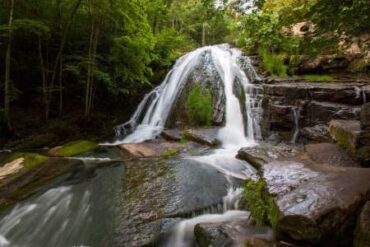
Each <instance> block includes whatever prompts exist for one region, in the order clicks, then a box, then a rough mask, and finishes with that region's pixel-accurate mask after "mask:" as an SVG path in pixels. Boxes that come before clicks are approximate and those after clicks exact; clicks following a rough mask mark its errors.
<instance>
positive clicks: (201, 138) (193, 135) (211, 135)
mask: <svg viewBox="0 0 370 247" xmlns="http://www.w3.org/2000/svg"><path fill="white" fill-rule="evenodd" d="M219 129H220V128H207V129H189V130H186V131H185V132H184V135H185V137H186V138H187V139H188V140H191V141H193V142H196V143H199V144H203V145H208V146H211V147H212V146H217V145H218V144H219V141H218V140H217V136H218V131H219Z"/></svg>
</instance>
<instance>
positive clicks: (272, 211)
mask: <svg viewBox="0 0 370 247" xmlns="http://www.w3.org/2000/svg"><path fill="white" fill-rule="evenodd" d="M243 199H244V200H245V201H246V203H247V207H248V210H249V211H250V213H251V216H252V217H253V219H254V220H255V221H256V223H257V225H263V224H266V223H268V224H270V225H271V226H272V227H273V228H274V229H275V228H276V225H277V223H278V221H279V218H280V212H279V209H278V207H277V206H276V204H275V201H274V198H273V197H272V196H271V195H270V194H269V193H268V191H267V189H266V182H265V181H264V180H263V179H260V180H258V181H253V180H248V181H246V183H245V186H244V192H243Z"/></svg>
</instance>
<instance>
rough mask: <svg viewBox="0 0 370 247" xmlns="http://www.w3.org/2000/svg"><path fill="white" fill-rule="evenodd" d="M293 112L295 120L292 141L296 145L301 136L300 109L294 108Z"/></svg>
mask: <svg viewBox="0 0 370 247" xmlns="http://www.w3.org/2000/svg"><path fill="white" fill-rule="evenodd" d="M292 112H293V119H294V131H293V136H292V139H291V141H290V142H291V143H296V142H297V139H298V135H299V117H300V115H299V108H298V107H292Z"/></svg>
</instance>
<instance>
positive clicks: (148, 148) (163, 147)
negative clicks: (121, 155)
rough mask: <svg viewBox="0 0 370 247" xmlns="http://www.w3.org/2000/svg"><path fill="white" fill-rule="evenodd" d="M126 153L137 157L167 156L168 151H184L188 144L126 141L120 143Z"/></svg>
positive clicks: (174, 152)
mask: <svg viewBox="0 0 370 247" xmlns="http://www.w3.org/2000/svg"><path fill="white" fill-rule="evenodd" d="M119 147H120V149H122V150H123V151H124V152H125V153H128V154H129V155H131V156H133V157H135V158H155V157H162V156H165V155H166V153H168V152H171V153H173V154H176V153H180V152H184V151H186V150H187V147H188V145H186V144H181V143H178V142H168V141H153V142H144V143H127V144H126V143H125V144H121V145H119Z"/></svg>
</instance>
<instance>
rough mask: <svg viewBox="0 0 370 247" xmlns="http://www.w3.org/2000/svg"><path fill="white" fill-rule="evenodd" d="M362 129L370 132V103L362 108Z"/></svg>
mask: <svg viewBox="0 0 370 247" xmlns="http://www.w3.org/2000/svg"><path fill="white" fill-rule="evenodd" d="M360 122H361V129H363V130H369V132H370V103H367V104H364V105H363V106H362V107H361V116H360Z"/></svg>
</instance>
